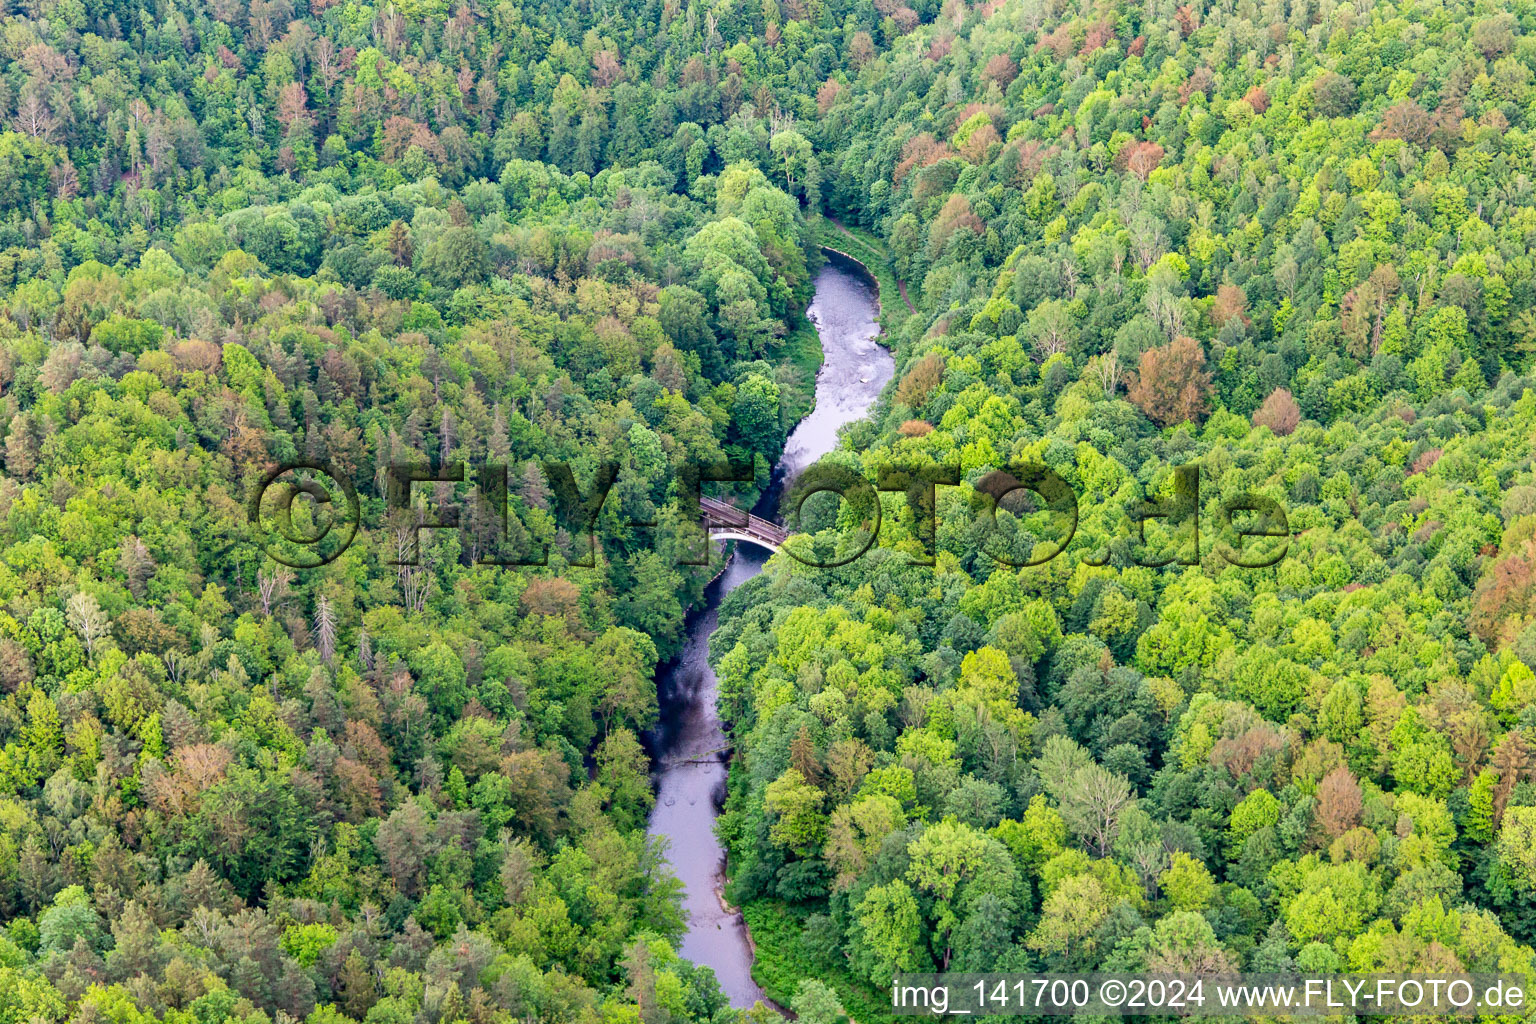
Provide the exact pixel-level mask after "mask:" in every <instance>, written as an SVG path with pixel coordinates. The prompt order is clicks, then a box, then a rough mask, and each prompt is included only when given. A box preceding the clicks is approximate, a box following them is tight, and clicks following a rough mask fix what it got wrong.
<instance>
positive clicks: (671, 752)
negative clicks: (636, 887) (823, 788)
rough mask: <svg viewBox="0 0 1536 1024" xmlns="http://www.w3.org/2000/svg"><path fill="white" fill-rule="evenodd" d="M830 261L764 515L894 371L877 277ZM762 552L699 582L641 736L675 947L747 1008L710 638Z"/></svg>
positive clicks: (748, 549)
mask: <svg viewBox="0 0 1536 1024" xmlns="http://www.w3.org/2000/svg"><path fill="white" fill-rule="evenodd" d="M827 257H828V263H827V265H826V266H825V267H823V268H822V270H821V272H820V273H819V274H818V275H817V277H816V292H815V295H814V297H813V298H812V300H811V304H810V306H809V308H808V309H807V310H806V314H807V316H808V317H809V318H810V320H811V322H812V323H814V324H815V325H816V331H817V334H818V335H819V336H820V338H821V348H822V366H821V370H820V372H818V373H817V375H816V405H815V408H814V409H813V410H812V411H811V412H810V414H808V415H807V416H806V417H805V419H803V420H801V421H800V423H799V424H797V425H796V427H795V429H794V431H793V432H792V433H791V434H790V435H789V438H788V440H787V441H786V442H785V446H784V454H783V455H782V456H781V457H780V459H779V462H778V464H777V465H776V466H775V467H774V473H773V481H772V483H771V484H770V486H769V487H768V489H767V491H766V492H765V493H764V494H763V496H762V498H761V499H760V500H759V501H758V503H757V505H756V506H755V507H754V509H753V512H754V513H755V514H757V515H759V516H762V517H763V518H765V519H776V518H777V516H776V514H775V513H776V511H777V508H778V502H779V497H780V495H781V494H782V492H783V490H784V488H785V486H786V485H787V484H789V483H792V482H793V481H794V479H795V477H796V476H798V475H799V474H800V473H801V472H803V471H804V470H805V468H806V467H807V466H810V465H811V464H812V463H814V462H815V461H816V460H817V459H819V458H821V456H823V455H825V454H826V453H827V452H829V451H831V450H832V449H833V448H835V447H836V446H837V433H838V430H839V429H840V428H841V427H843V426H844V425H846V424H848V423H851V422H853V421H854V420H857V419H860V418H862V417H863V416H864V415H865V414H866V413H868V411H869V409H870V407H871V406H872V405H873V404H874V402H875V400H876V399H877V398H879V396H880V392H881V391H882V390H883V389H884V387H885V385H886V383H887V382H888V381H889V380H890V379H891V376H892V374H893V373H894V372H895V366H894V362H893V360H892V359H891V355H890V353H889V352H888V351H887V350H886V349H884V348H883V347H881V346H880V345H879V344H878V343H877V341H876V339H877V338H878V337H879V335H880V327H879V324H878V320H877V318H878V316H879V301H878V299H877V296H878V294H879V292H878V289H877V286H876V285H875V282H874V280H873V278H871V277H870V275H869V273H868V271H867V270H865V269H864V267H863V266H862V265H861V264H859V263H858V262H857V261H855V260H852V259H850V258H848V257H846V256H843V255H841V254H838V253H834V252H830V251H829V252H828V253H827ZM768 554H769V553H768V552H767V551H765V550H763V549H761V548H758V547H756V546H753V545H741V544H738V545H736V550H735V552H734V554H730V555H729V556H728V557H729V559H730V560H729V562H728V563H727V564H726V566H725V568H724V570H723V571H722V572H721V573H720V574H719V575H718V576H717V577H716V578H715V579H714V581H713V582H711V583H710V585H709V587H708V588H707V589H706V590H705V592H704V602H703V604H702V605H700V606H699V607H697V608H696V609H694V611H692V612H691V613H690V614H689V616H688V622H687V640H686V642H685V643H684V646H683V650H682V652H681V653H680V654H679V655H678V656H677V658H676V659H674V660H673V661H672V662H671V663H670V664H669V665H667V666H665V667H664V668H663V669H662V670H661V672H660V673H659V675H658V680H657V686H658V697H659V700H660V705H661V720H660V722H659V723H658V725H657V728H656V730H655V732H654V733H653V734H652V735H651V736H650V737H648V739H649V744H648V745H649V746H650V747H651V750H652V753H653V755H654V756H655V758H656V760H657V761H658V763H659V765H660V768H659V770H658V772H657V793H656V809H655V810H654V811H653V812H652V814H651V822H650V832H651V834H652V835H654V836H659V837H664V838H665V839H666V840H667V843H668V850H667V859H668V861H669V862H670V863H671V865H672V870H673V872H674V873H675V874H676V875H677V877H678V878H679V879H681V880H682V882H683V886H684V891H683V906H684V909H685V910H686V911H687V914H688V922H689V923H688V933H687V934H686V935H685V936H684V937H683V941H682V945H681V948H680V950H679V952H680V953H681V954H682V955H683V956H685V957H687V958H688V959H690V960H692V961H694V962H695V963H699V964H704V965H707V966H708V967H710V968H712V969H713V970H714V972H715V976H716V978H718V979H719V981H720V987H721V989H723V990H724V992H725V994H726V995H727V996H728V997H729V998H730V1000H731V1004H732V1005H733V1006H738V1007H747V1006H751V1005H752V1003H753V1002H755V1001H756V1000H758V999H760V998H762V997H763V993H762V990H761V989H759V988H758V986H757V983H756V982H754V981H753V980H752V949H751V941H750V939H749V938H748V936H747V932H746V927H745V925H744V924H743V923H742V921H741V918H740V916H739V915H738V914H735V913H733V912H730V911H727V910H726V908H725V906H724V902H723V899H722V898H721V896H720V893H719V889H720V886H721V885H722V884H723V881H724V878H723V869H724V852H723V851H722V850H721V848H720V844H719V842H718V841H717V840H716V839H715V833H714V822H715V817H716V815H717V814H718V813H719V808H720V805H721V804H722V803H723V802H724V800H725V791H726V764H725V753H724V751H723V748H724V746H725V742H726V740H725V734H724V732H723V730H722V729H721V725H720V720H719V718H718V717H717V716H716V712H715V697H716V692H717V683H716V680H715V674H714V671H713V670H711V668H710V667H709V637H710V635H711V634H712V633H713V632H714V631H715V626H716V624H717V622H718V621H719V609H720V602H721V601H723V600H724V599H725V597H726V595H727V594H729V593H730V592H731V591H732V590H734V589H735V588H736V587H738V586H740V585H741V584H742V583H744V582H746V581H747V580H749V579H751V578H752V577H753V576H756V575H757V574H758V573H759V572H761V571H762V568H763V566H764V564H766V562H767V561H768Z"/></svg>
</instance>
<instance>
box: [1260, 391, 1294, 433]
mask: <svg viewBox="0 0 1536 1024" xmlns="http://www.w3.org/2000/svg"><path fill="white" fill-rule="evenodd" d="M1300 422H1301V406H1299V405H1297V404H1296V399H1295V398H1294V397H1293V396H1292V395H1291V392H1290V390H1289V389H1287V388H1275V390H1273V391H1271V392H1270V393H1269V397H1268V398H1266V399H1264V404H1263V405H1261V406H1259V407H1258V409H1257V410H1255V411H1254V414H1253V425H1254V426H1256V427H1268V428H1269V429H1270V430H1273V431H1274V432H1275V433H1276V434H1279V435H1280V436H1281V437H1285V436H1286V435H1287V434H1289V433H1290V432H1291V431H1293V430H1295V429H1296V424H1298V423H1300Z"/></svg>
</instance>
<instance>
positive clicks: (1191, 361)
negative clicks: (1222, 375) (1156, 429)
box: [1129, 337, 1211, 427]
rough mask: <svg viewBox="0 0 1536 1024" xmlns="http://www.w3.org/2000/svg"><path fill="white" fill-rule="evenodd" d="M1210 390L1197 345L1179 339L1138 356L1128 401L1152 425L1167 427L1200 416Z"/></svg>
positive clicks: (1207, 373) (1182, 338) (1202, 358)
mask: <svg viewBox="0 0 1536 1024" xmlns="http://www.w3.org/2000/svg"><path fill="white" fill-rule="evenodd" d="M1210 390H1211V375H1210V373H1209V372H1208V371H1207V370H1206V368H1205V352H1204V350H1202V349H1201V347H1200V343H1199V342H1198V341H1196V340H1195V339H1194V338H1190V337H1179V338H1175V339H1174V340H1173V341H1172V342H1170V343H1169V344H1167V345H1164V346H1162V347H1161V348H1154V349H1149V350H1148V351H1146V352H1143V353H1142V354H1141V362H1140V364H1139V366H1138V367H1137V373H1136V376H1135V380H1134V381H1133V382H1132V384H1131V389H1130V393H1129V397H1130V400H1131V401H1132V402H1134V403H1135V404H1136V406H1137V408H1139V409H1140V410H1141V411H1142V412H1144V413H1146V414H1147V418H1148V419H1150V420H1151V421H1152V422H1153V423H1156V424H1157V425H1158V426H1162V427H1167V426H1172V425H1173V424H1175V423H1183V422H1185V421H1187V420H1194V419H1198V418H1199V417H1201V416H1203V415H1204V414H1205V410H1206V402H1207V397H1208V396H1209V394H1210Z"/></svg>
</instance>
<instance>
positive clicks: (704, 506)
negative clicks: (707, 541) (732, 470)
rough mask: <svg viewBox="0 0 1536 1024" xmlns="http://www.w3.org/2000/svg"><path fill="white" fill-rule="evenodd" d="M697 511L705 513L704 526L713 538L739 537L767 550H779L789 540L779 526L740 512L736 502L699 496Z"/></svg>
mask: <svg viewBox="0 0 1536 1024" xmlns="http://www.w3.org/2000/svg"><path fill="white" fill-rule="evenodd" d="M699 511H700V512H702V513H703V514H704V528H705V529H706V530H708V531H709V535H710V537H712V538H714V539H715V540H739V541H744V542H746V543H748V544H756V545H757V546H758V547H761V548H767V549H768V550H769V551H778V550H779V548H781V547H783V546H784V541H786V540H787V539H789V531H788V530H786V529H784V528H783V527H782V526H777V525H775V524H774V523H770V522H769V521H768V520H766V519H759V518H758V517H757V516H754V515H752V514H751V513H749V512H743V511H742V510H741V509H739V508H737V507H736V506H735V505H730V504H727V503H726V502H723V501H720V500H718V499H716V498H710V497H707V496H703V495H701V496H700V497H699Z"/></svg>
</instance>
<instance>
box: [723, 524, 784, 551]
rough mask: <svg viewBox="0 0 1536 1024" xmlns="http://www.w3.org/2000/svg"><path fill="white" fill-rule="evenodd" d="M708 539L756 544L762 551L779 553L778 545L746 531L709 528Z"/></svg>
mask: <svg viewBox="0 0 1536 1024" xmlns="http://www.w3.org/2000/svg"><path fill="white" fill-rule="evenodd" d="M709 539H710V540H734V541H740V542H741V543H743V544H756V545H757V546H758V547H760V548H762V549H763V550H765V551H771V552H773V553H774V554H778V552H779V551H780V545H778V544H775V543H773V542H772V541H770V540H768V539H766V538H764V537H762V536H760V535H758V534H755V533H748V532H747V531H746V530H732V529H726V528H722V527H718V526H711V527H710V528H709Z"/></svg>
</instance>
